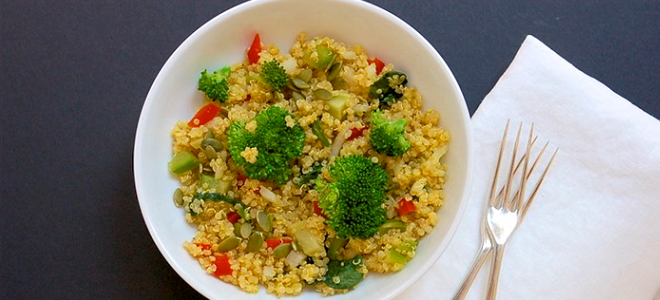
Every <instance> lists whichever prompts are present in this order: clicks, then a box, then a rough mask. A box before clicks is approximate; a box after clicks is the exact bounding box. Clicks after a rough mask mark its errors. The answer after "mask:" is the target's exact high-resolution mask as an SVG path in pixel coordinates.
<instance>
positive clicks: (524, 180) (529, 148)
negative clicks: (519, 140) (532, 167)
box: [514, 123, 534, 211]
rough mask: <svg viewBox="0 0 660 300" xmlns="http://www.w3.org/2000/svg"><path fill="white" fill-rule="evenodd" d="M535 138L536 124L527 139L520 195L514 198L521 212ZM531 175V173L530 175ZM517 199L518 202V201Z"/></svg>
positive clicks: (517, 208)
mask: <svg viewBox="0 0 660 300" xmlns="http://www.w3.org/2000/svg"><path fill="white" fill-rule="evenodd" d="M533 136H534V123H532V128H530V130H529V137H528V138H527V150H526V151H525V163H524V167H523V172H522V174H521V175H520V193H519V195H518V197H514V200H515V201H516V210H517V211H520V210H522V208H523V199H525V186H526V185H527V178H528V177H527V170H528V166H529V156H530V152H531V151H532V137H533ZM530 174H531V173H530ZM516 199H517V200H516Z"/></svg>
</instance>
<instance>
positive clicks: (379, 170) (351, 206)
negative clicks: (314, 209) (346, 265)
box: [315, 155, 389, 238]
mask: <svg viewBox="0 0 660 300" xmlns="http://www.w3.org/2000/svg"><path fill="white" fill-rule="evenodd" d="M329 171H330V176H331V180H330V181H329V182H327V181H325V180H317V182H316V187H315V189H316V190H317V191H318V193H319V207H320V208H321V209H322V210H323V213H324V214H325V215H326V216H327V217H328V220H327V221H326V222H327V223H328V225H329V226H330V227H332V228H334V229H335V231H336V232H337V235H339V236H340V237H357V238H369V237H371V236H372V235H374V234H375V233H376V231H378V228H379V227H380V226H381V225H382V224H383V223H384V222H385V209H384V208H383V207H382V204H383V203H384V201H385V186H386V183H387V181H388V180H389V178H388V176H387V173H385V170H384V169H383V167H382V166H380V165H379V164H377V163H374V162H372V161H371V159H370V158H367V157H364V156H361V155H350V156H343V157H339V158H337V159H336V160H335V162H334V163H333V164H332V165H330V167H329Z"/></svg>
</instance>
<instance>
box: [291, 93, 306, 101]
mask: <svg viewBox="0 0 660 300" xmlns="http://www.w3.org/2000/svg"><path fill="white" fill-rule="evenodd" d="M291 96H292V98H293V100H296V101H297V100H305V96H303V95H302V94H301V93H298V92H296V91H294V92H293V93H291Z"/></svg>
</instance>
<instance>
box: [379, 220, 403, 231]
mask: <svg viewBox="0 0 660 300" xmlns="http://www.w3.org/2000/svg"><path fill="white" fill-rule="evenodd" d="M392 229H399V230H402V231H403V230H405V229H406V223H403V222H402V221H398V220H387V221H385V223H383V225H380V228H379V229H378V232H379V233H380V234H384V233H386V232H388V231H390V230H392Z"/></svg>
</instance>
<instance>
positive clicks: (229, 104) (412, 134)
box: [171, 33, 450, 296]
mask: <svg viewBox="0 0 660 300" xmlns="http://www.w3.org/2000/svg"><path fill="white" fill-rule="evenodd" d="M317 45H323V46H325V47H327V48H328V49H330V50H331V51H332V53H333V54H334V59H333V61H332V63H331V65H335V64H337V65H338V66H337V67H339V68H340V69H339V72H338V73H336V75H333V76H332V77H334V78H332V79H333V80H328V73H329V69H331V68H332V67H331V65H329V66H328V67H326V68H322V69H314V68H310V66H308V63H306V61H305V59H304V56H305V55H306V54H307V55H309V53H310V52H311V53H312V55H311V56H312V59H318V58H316V57H314V56H315V55H316V52H314V51H313V50H312V49H316V47H317ZM270 60H276V61H278V62H279V63H280V64H281V66H282V67H283V68H284V70H285V71H286V74H287V75H288V77H289V78H290V79H292V78H297V77H298V76H300V74H301V73H302V72H303V71H304V70H306V69H308V70H313V76H312V77H311V79H309V80H307V82H306V83H307V84H308V85H309V87H308V88H304V89H298V88H296V87H292V86H291V84H290V82H289V87H285V88H284V89H283V90H280V91H274V90H273V89H271V88H269V87H268V86H267V85H266V84H264V82H263V81H262V80H259V73H260V72H261V65H260V64H259V63H250V61H249V60H248V59H246V60H245V61H243V62H240V63H237V64H235V65H232V66H231V72H230V75H229V77H228V78H227V83H228V98H227V100H226V101H225V102H223V103H220V102H216V103H217V104H218V105H219V106H220V107H221V108H222V111H221V113H220V114H218V115H217V116H216V117H214V118H213V119H212V120H211V121H209V122H208V123H205V124H203V125H201V126H198V127H191V126H189V124H188V122H187V121H180V122H178V123H177V124H176V125H175V126H174V128H173V129H172V132H171V133H172V137H173V152H174V153H175V154H176V153H179V152H182V151H187V152H189V153H192V154H193V155H194V156H195V157H196V158H197V160H198V165H197V166H195V167H194V168H191V169H190V170H188V171H184V172H179V173H177V174H176V175H177V177H178V178H179V179H180V181H181V187H180V188H179V189H178V190H177V191H176V192H175V202H176V204H177V206H179V207H182V208H183V209H184V211H185V218H186V220H187V221H188V222H189V223H190V224H192V225H194V226H196V227H197V233H196V234H195V236H194V237H191V240H190V241H186V242H184V243H183V246H184V247H185V249H186V250H187V251H188V252H189V253H190V255H191V256H192V257H194V258H195V259H197V260H198V262H199V264H200V265H201V267H202V268H204V269H205V270H206V271H207V272H208V273H209V275H210V276H216V277H218V278H219V279H220V280H222V281H224V282H227V283H231V284H234V285H236V286H238V287H240V288H241V289H243V290H244V291H246V292H250V293H255V292H257V291H258V290H259V288H260V287H261V286H263V287H265V288H266V289H267V291H268V292H269V293H273V294H275V295H277V296H283V295H298V294H300V293H301V292H302V291H303V289H305V288H312V289H314V290H316V291H318V292H321V293H323V294H324V295H333V294H336V293H345V292H348V291H349V290H350V289H336V288H332V287H330V286H328V284H326V282H328V281H327V280H328V278H326V273H327V272H328V265H329V263H330V262H331V259H330V257H329V256H332V257H333V258H334V260H342V261H345V262H346V263H350V262H351V259H353V258H356V257H358V258H359V257H361V260H360V261H353V263H354V264H355V266H356V270H357V272H359V273H361V274H363V275H364V276H366V275H368V274H369V273H370V272H378V273H388V272H396V271H398V270H401V269H402V268H404V267H405V263H406V262H407V261H409V260H410V259H412V258H413V257H414V256H415V248H416V246H417V243H418V241H419V240H420V239H421V238H423V237H424V236H425V235H427V234H428V233H429V232H431V230H432V229H433V227H434V226H435V225H436V224H437V223H438V215H437V210H438V209H439V208H440V207H441V206H442V203H443V198H444V193H443V188H444V181H445V170H446V169H447V166H446V165H445V164H443V163H442V162H441V159H442V157H443V155H444V154H445V152H446V151H447V143H448V142H449V138H450V135H449V133H448V132H446V131H444V130H443V129H442V128H441V127H440V126H439V122H440V115H439V113H438V112H436V111H433V110H423V109H422V96H421V95H420V94H419V92H418V91H417V89H415V88H414V87H412V86H414V78H410V80H411V81H410V85H411V86H406V85H399V84H397V85H396V92H397V93H399V94H401V95H403V96H402V97H401V98H400V99H398V100H397V101H395V102H394V103H393V104H391V106H389V107H388V108H387V109H383V110H382V111H383V116H384V117H385V118H388V119H405V120H407V125H406V127H405V138H406V140H407V141H409V142H410V148H409V149H407V151H405V153H404V154H403V155H402V156H399V157H392V156H388V155H385V154H381V153H378V152H377V151H375V150H374V149H373V148H372V146H371V144H370V140H369V139H370V130H364V131H363V132H361V135H359V134H358V135H357V136H352V135H353V134H354V130H353V129H355V128H364V127H368V126H369V125H370V115H371V113H372V112H374V111H376V110H378V109H379V101H378V100H374V99H372V97H370V95H369V90H370V87H371V86H372V85H373V84H374V82H376V81H377V80H378V79H379V78H380V77H381V76H382V75H383V74H385V73H387V72H389V71H392V70H394V66H393V65H392V64H386V65H384V68H383V69H382V70H378V68H377V64H376V63H373V57H370V56H369V55H368V54H367V52H366V51H365V49H363V48H361V47H360V46H357V45H356V46H349V45H345V44H343V43H341V42H338V41H335V40H333V39H332V38H329V37H314V38H311V39H308V37H307V36H306V34H304V33H301V34H300V35H299V36H298V37H297V39H296V41H295V43H294V44H293V46H292V47H291V50H290V51H289V52H288V53H285V52H282V51H281V50H280V49H278V48H277V47H275V46H274V45H262V49H261V51H260V58H259V62H263V61H270ZM339 63H340V64H339ZM337 67H335V68H337ZM306 72H308V73H309V71H306ZM398 79H400V78H397V80H398ZM191 80H194V79H191ZM399 81H400V80H399ZM398 83H401V82H398ZM320 89H322V90H325V91H329V92H330V93H331V94H332V95H337V94H339V93H342V94H343V95H348V97H345V107H344V110H343V115H342V116H341V119H339V118H337V117H336V115H333V114H332V113H330V112H329V111H330V110H331V108H330V107H329V104H328V101H327V99H322V98H325V95H321V94H319V93H315V92H314V91H316V90H320ZM293 91H295V92H296V93H298V95H295V96H294V95H293ZM300 96H302V97H300ZM319 96H320V97H319ZM273 106H275V107H280V108H283V109H285V110H286V111H288V112H289V113H290V116H287V117H286V120H285V122H286V125H287V126H288V127H294V126H297V125H299V126H300V127H301V128H302V130H304V133H305V141H304V142H305V143H304V146H303V148H302V155H301V156H299V157H297V158H295V159H293V160H291V164H290V165H291V177H290V180H289V181H287V182H286V183H284V184H281V185H278V184H276V183H275V182H273V181H271V180H257V179H251V178H248V177H246V175H245V174H246V173H245V170H244V169H243V168H242V167H240V166H239V165H237V163H236V162H235V161H234V159H233V158H232V155H231V154H230V152H229V150H228V146H227V140H228V137H227V132H228V130H229V128H230V126H231V125H232V122H242V123H243V124H245V129H246V130H248V131H249V132H255V131H256V130H257V124H256V122H255V121H254V118H255V116H256V115H257V114H258V113H259V112H261V111H263V110H264V109H266V108H268V107H273ZM317 120H320V125H321V126H322V129H323V133H324V135H325V136H326V137H327V139H328V140H329V142H330V143H331V145H329V146H326V145H324V144H323V143H322V142H321V141H320V140H319V138H318V137H317V133H315V132H314V131H313V129H312V125H313V123H314V122H315V121H317ZM340 134H343V135H344V136H343V138H337V136H338V135H340ZM208 138H212V139H214V140H216V141H217V142H219V144H220V145H216V147H209V146H208V142H206V141H205V139H208ZM342 140H343V143H341V141H342ZM337 143H340V144H339V145H337ZM339 146H340V148H338V147H339ZM333 147H334V148H338V149H339V151H338V153H336V154H337V155H335V156H331V154H332V155H334V154H333V153H332V148H333ZM354 154H356V155H361V156H365V157H368V158H370V159H371V161H372V162H373V163H376V164H379V165H380V166H382V168H383V169H384V170H385V172H386V173H387V175H388V177H389V182H388V188H389V190H387V191H386V197H385V200H384V203H383V204H382V207H383V208H384V209H385V213H386V218H387V219H388V220H393V221H397V222H398V221H400V222H398V223H397V224H404V225H403V226H402V227H396V228H394V229H391V230H388V231H384V230H382V231H379V232H376V233H375V234H374V235H373V236H371V237H370V238H366V239H361V238H348V239H347V240H344V243H345V244H344V243H341V244H340V245H339V247H337V245H333V246H331V244H332V243H333V241H335V240H339V238H338V236H337V233H336V232H335V230H334V229H333V228H332V227H330V226H328V224H327V223H326V219H325V216H324V215H323V213H322V210H321V211H320V209H319V208H318V206H317V205H318V204H317V202H318V201H319V192H318V191H316V190H315V189H314V188H313V183H314V181H311V182H310V183H305V184H302V185H300V180H301V179H300V178H301V177H303V176H304V175H306V174H308V173H309V172H311V170H312V169H313V168H314V167H315V166H316V167H317V166H319V164H320V166H322V169H321V173H320V178H328V176H329V175H328V172H329V171H328V166H330V165H332V163H333V162H334V161H335V160H336V159H337V158H338V157H345V156H349V155H354ZM259 155H260V153H259V150H258V149H257V148H256V147H252V148H250V147H246V148H245V149H244V150H243V151H242V152H241V153H240V156H242V157H243V158H244V159H245V161H247V162H248V163H254V162H255V161H256V160H257V158H258V156H259ZM203 177H205V178H203ZM209 178H210V180H209ZM204 194H206V195H210V194H213V195H220V194H221V195H223V197H227V198H228V199H231V200H236V201H238V202H233V203H232V201H213V200H217V199H210V198H208V197H204V196H200V195H204ZM401 199H405V201H402V200H401ZM402 202H408V203H412V205H414V207H413V211H412V212H410V213H406V214H404V215H402V216H400V206H401V205H402V204H401V203H402ZM264 216H265V218H264ZM264 222H265V223H267V224H265V225H264V224H263V223H264ZM264 227H266V228H264ZM301 228H302V230H304V231H305V232H306V233H307V234H308V235H309V238H310V239H313V240H317V241H320V243H322V245H323V246H325V247H324V249H323V251H322V253H316V254H314V255H307V254H306V253H305V251H303V249H301V248H302V247H301V242H305V241H299V240H297V238H296V237H300V235H296V232H295V231H296V230H301ZM253 235H260V236H261V238H262V241H261V242H260V241H259V238H258V237H255V238H254V241H251V242H250V240H251V238H250V237H252V236H253ZM263 239H266V240H268V243H267V242H264V241H263ZM275 239H281V240H280V245H285V244H288V245H290V246H282V247H278V246H273V247H270V245H274V244H272V242H273V240H275ZM259 242H260V243H259ZM255 245H256V247H257V248H254V247H255ZM250 247H252V248H250ZM278 248H280V249H278ZM331 248H332V250H331ZM331 251H332V252H333V253H332V255H329V253H330V252H331ZM393 254H394V255H395V257H394V259H393V258H392V255H393ZM342 266H343V263H342ZM229 268H230V269H229ZM223 269H224V270H223ZM329 280H331V281H332V282H334V283H335V284H337V283H340V282H339V281H341V280H342V278H341V277H340V276H334V277H333V278H330V279H329ZM367 280H368V279H367Z"/></svg>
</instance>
